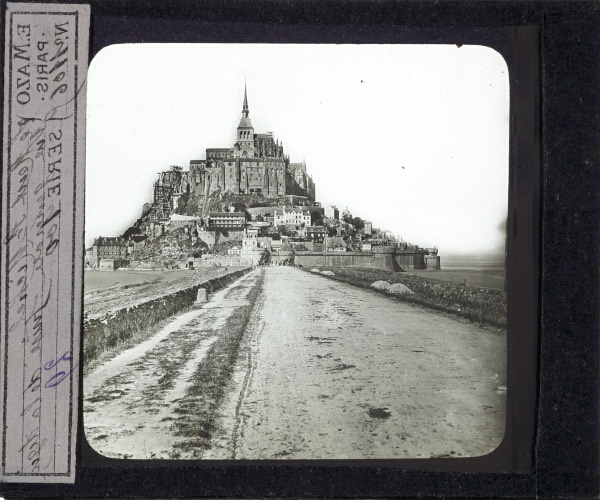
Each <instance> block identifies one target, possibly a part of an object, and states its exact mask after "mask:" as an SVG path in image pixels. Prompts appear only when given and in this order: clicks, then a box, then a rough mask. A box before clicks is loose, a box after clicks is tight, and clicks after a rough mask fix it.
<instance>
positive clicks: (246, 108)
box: [242, 81, 248, 118]
mask: <svg viewBox="0 0 600 500" xmlns="http://www.w3.org/2000/svg"><path fill="white" fill-rule="evenodd" d="M242 113H243V114H244V118H248V93H247V92H246V82H245V81H244V109H242Z"/></svg>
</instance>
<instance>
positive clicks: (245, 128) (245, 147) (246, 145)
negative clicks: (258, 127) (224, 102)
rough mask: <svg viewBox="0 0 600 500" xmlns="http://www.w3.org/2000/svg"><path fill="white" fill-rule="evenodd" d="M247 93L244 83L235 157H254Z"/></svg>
mask: <svg viewBox="0 0 600 500" xmlns="http://www.w3.org/2000/svg"><path fill="white" fill-rule="evenodd" d="M248 115H249V111H248V93H247V91H246V83H244V106H243V108H242V119H241V120H240V124H239V125H238V128H237V142H236V143H235V146H234V154H235V156H237V157H242V158H246V157H248V158H252V157H254V127H253V126H252V122H251V121H250V118H249V116H248Z"/></svg>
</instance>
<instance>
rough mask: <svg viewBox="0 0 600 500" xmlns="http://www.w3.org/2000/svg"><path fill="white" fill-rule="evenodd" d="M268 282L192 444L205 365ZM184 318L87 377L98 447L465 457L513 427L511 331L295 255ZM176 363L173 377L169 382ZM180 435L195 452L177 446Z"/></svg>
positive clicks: (111, 451)
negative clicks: (193, 409) (192, 418)
mask: <svg viewBox="0 0 600 500" xmlns="http://www.w3.org/2000/svg"><path fill="white" fill-rule="evenodd" d="M261 273H264V280H263V281H262V285H261V280H260V279H259V278H260V275H261ZM257 291H260V293H258V296H257V298H256V300H254V307H253V309H252V310H251V317H250V322H249V324H248V326H247V328H246V331H245V334H244V337H243V339H242V344H241V346H240V351H239V355H238V357H237V362H236V363H235V367H234V371H233V376H232V378H231V380H230V382H229V384H228V385H227V386H226V388H225V393H224V397H223V398H222V400H221V401H220V405H219V406H218V409H217V410H216V414H215V415H214V416H213V417H212V419H211V429H210V439H209V442H208V445H207V446H203V447H202V448H198V449H193V447H192V446H191V445H190V444H189V443H188V445H187V446H183V447H182V446H181V445H182V442H183V441H185V439H186V438H183V437H176V436H175V435H174V427H173V425H172V421H173V420H174V419H175V418H176V415H177V412H178V408H181V407H182V406H185V404H186V401H188V402H189V400H190V398H191V397H192V396H191V392H190V390H189V386H190V385H193V383H194V373H195V371H194V370H195V368H194V367H195V366H196V365H197V364H198V363H199V362H200V361H201V360H202V357H203V356H204V355H205V354H206V352H208V351H207V349H208V347H209V345H210V343H211V342H215V340H214V338H215V337H218V336H219V325H222V324H223V323H224V322H225V321H226V319H227V317H228V316H230V315H231V314H233V313H234V312H235V311H236V310H237V308H239V307H242V305H243V304H244V303H245V301H246V302H247V299H246V297H247V296H248V295H249V294H250V293H254V294H255V293H256V292H257ZM174 321H175V322H177V323H176V324H173V325H172V326H171V327H167V328H171V331H170V332H165V331H163V332H157V334H156V336H154V337H152V338H151V339H150V340H148V341H147V342H146V343H145V344H147V345H145V346H144V347H143V348H142V347H140V346H138V347H137V348H134V349H132V350H131V351H126V352H124V353H123V354H122V355H121V357H117V358H114V360H113V361H111V363H112V364H109V365H104V366H102V367H100V368H99V369H97V370H95V371H94V372H92V373H91V374H90V375H89V376H88V377H87V378H86V379H85V381H84V392H85V396H84V397H85V411H86V413H85V414H84V425H85V429H86V436H87V437H88V440H89V441H90V443H91V444H92V446H93V447H94V448H95V449H96V450H98V451H99V452H101V453H104V454H107V455H110V456H123V455H124V454H128V455H129V456H130V457H132V458H150V457H159V456H160V457H165V458H166V457H174V458H179V457H180V458H192V457H202V458H205V459H208V458H215V459H232V458H235V459H286V458H297V459H329V458H338V459H339V458H407V457H431V456H457V457H458V456H477V455H482V454H486V453H488V452H490V451H491V450H493V449H494V448H495V447H496V446H497V445H498V444H499V443H500V441H501V439H502V436H503V433H504V421H505V406H506V392H505V386H506V379H505V376H506V336H505V334H504V332H502V331H501V330H496V329H493V328H482V327H478V326H476V325H474V324H472V323H469V322H467V321H461V320H457V319H455V318H451V317H448V316H445V315H443V314H438V313H435V312H431V311H430V310H427V309H423V308H420V307H417V306H411V305H407V304H403V303H400V302H397V301H395V300H392V299H390V298H388V297H385V296H382V295H379V294H377V293H374V292H371V291H369V290H364V289H360V288H356V287H352V286H349V285H345V284H343V283H339V282H335V281H332V280H328V279H326V278H323V277H321V276H317V275H313V274H310V273H307V272H304V271H301V270H299V269H296V268H289V267H273V268H266V269H264V270H257V271H253V272H252V273H250V274H248V275H246V276H245V277H244V278H242V280H240V281H239V282H238V283H236V284H234V285H231V286H230V287H228V288H226V289H224V290H221V291H220V292H217V293H216V294H214V296H213V297H211V302H210V304H209V307H207V308H206V309H201V310H199V311H194V312H189V313H184V314H183V315H178V317H177V318H174ZM136 350H137V351H136ZM173 360H174V362H172V361H173ZM165 367H166V368H165ZM165 370H168V371H169V373H171V375H170V377H171V378H170V379H169V381H170V382H169V384H167V388H166V390H164V391H163V390H162V389H161V385H160V384H161V382H160V379H161V378H162V377H164V371H165ZM188 406H189V405H188ZM188 441H189V442H193V439H191V438H189V439H188ZM183 444H185V443H183ZM174 446H179V448H178V449H179V450H184V451H185V454H183V455H180V454H179V452H177V453H176V454H174V453H173V449H174Z"/></svg>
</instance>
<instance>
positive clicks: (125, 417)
mask: <svg viewBox="0 0 600 500" xmlns="http://www.w3.org/2000/svg"><path fill="white" fill-rule="evenodd" d="M258 282H259V276H258V273H256V272H251V273H249V274H247V275H245V276H244V277H243V278H241V279H240V280H238V281H236V282H234V283H232V284H231V285H229V286H228V287H226V288H224V289H222V290H219V291H218V292H216V293H214V294H213V295H211V297H210V300H209V302H208V303H207V304H204V305H203V306H202V308H201V309H197V310H192V311H189V312H186V313H183V314H180V315H177V316H175V317H174V318H173V320H172V321H171V323H169V324H168V325H167V326H166V327H165V328H164V329H163V330H161V331H159V332H157V333H156V334H155V335H154V336H153V337H151V338H150V339H149V340H148V341H146V342H144V343H142V344H140V345H138V346H135V347H133V348H131V349H129V350H127V351H125V352H123V353H122V354H121V355H119V356H117V357H116V358H113V359H112V360H110V361H108V362H107V363H106V364H105V365H103V366H100V367H99V368H98V369H96V370H94V371H93V372H92V373H90V374H89V375H88V376H87V377H86V379H85V380H84V428H85V433H86V437H87V439H88V441H89V443H90V445H92V446H93V447H94V449H95V450H96V451H98V452H99V453H101V454H104V455H106V456H111V457H116V458H119V457H120V458H123V457H124V458H142V459H143V458H176V456H175V455H176V454H177V453H179V454H181V451H180V450H176V448H177V445H178V443H181V442H187V441H188V440H187V439H186V438H185V437H181V436H178V435H177V434H176V433H175V429H174V425H173V424H174V422H175V421H176V420H177V419H178V418H179V413H178V410H179V409H180V408H181V405H182V404H183V403H185V401H186V400H187V399H189V389H190V387H192V386H193V385H194V384H195V380H194V377H195V375H196V371H197V368H198V366H200V365H201V364H202V363H204V362H205V359H206V357H207V355H208V354H209V353H210V352H211V348H212V347H213V346H214V345H215V343H216V342H219V341H220V340H222V334H223V331H224V329H225V328H224V327H225V325H226V323H227V321H228V319H229V318H230V317H231V316H232V315H233V314H237V311H240V310H241V309H243V308H248V307H250V304H251V300H249V295H250V293H251V292H252V290H253V288H254V287H255V286H256V285H257V283H258ZM189 448H190V449H189V450H188V449H186V450H185V458H195V457H197V456H198V453H199V451H200V450H198V449H192V448H193V447H189ZM175 450H176V451H175ZM188 455H189V456H188Z"/></svg>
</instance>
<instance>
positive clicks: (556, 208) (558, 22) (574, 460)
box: [0, 0, 600, 498]
mask: <svg viewBox="0 0 600 500" xmlns="http://www.w3.org/2000/svg"><path fill="white" fill-rule="evenodd" d="M1 1H2V3H1V5H2V14H3V13H4V11H5V0H1ZM61 3H63V2H61ZM65 3H66V2H65ZM70 3H79V2H70ZM81 3H82V2H81ZM91 8H92V28H91V31H92V34H91V40H90V47H91V49H90V52H91V55H93V54H94V53H95V52H97V50H96V48H97V47H99V46H100V45H101V41H100V40H101V37H103V36H105V35H103V33H106V31H103V28H102V22H103V21H111V22H112V26H113V27H112V28H111V37H112V38H111V39H112V40H113V42H112V43H123V42H125V41H133V38H134V37H136V36H138V37H139V35H140V33H142V34H144V33H146V34H147V33H148V30H149V28H153V31H152V33H154V35H153V36H154V39H153V40H151V39H148V38H146V39H144V38H139V40H144V41H158V40H165V39H170V40H171V41H182V42H187V41H213V42H217V41H218V42H233V41H236V42H237V41H240V42H241V41H257V42H263V43H264V42H268V41H284V39H285V40H286V41H288V42H293V43H299V42H302V41H303V36H305V35H303V33H306V32H310V33H311V35H310V36H311V37H312V38H313V40H315V41H316V40H318V41H319V42H320V43H331V42H336V41H337V42H338V43H339V42H340V40H341V41H342V42H344V43H358V42H361V43H381V39H382V37H388V40H389V42H393V43H398V42H399V41H400V40H399V38H404V36H407V34H408V33H410V36H412V37H413V39H414V38H418V37H419V36H421V37H423V38H422V39H423V41H426V42H427V43H442V40H444V37H443V36H442V35H440V34H443V33H444V32H446V36H447V34H448V32H451V31H454V32H455V33H456V30H463V32H464V33H471V35H469V36H465V38H464V41H462V43H479V44H485V45H488V44H487V43H482V39H485V38H486V37H488V38H489V36H490V35H489V33H490V32H491V31H494V29H496V28H502V29H503V30H504V32H505V33H507V32H510V31H511V30H512V31H513V37H512V39H513V40H515V39H518V38H519V37H522V35H523V32H522V30H519V29H517V27H528V28H529V29H533V30H535V31H536V32H537V33H538V34H539V38H537V40H536V41H534V42H532V41H531V40H530V41H528V42H526V43H524V44H523V45H520V47H522V49H521V50H522V51H521V52H520V53H519V51H518V50H516V51H514V52H513V54H512V56H513V57H515V59H516V60H517V61H521V62H522V63H524V66H523V67H524V68H526V67H527V65H531V64H535V65H536V66H538V68H539V69H540V74H539V77H540V79H539V80H538V81H537V82H536V81H535V79H534V81H529V82H527V80H525V84H526V85H527V84H529V85H533V87H534V89H537V91H538V92H537V96H538V99H539V102H537V103H536V102H533V103H532V102H531V100H530V99H529V101H528V100H527V99H522V100H519V99H516V100H511V162H512V165H511V187H510V188H509V189H510V190H511V197H512V195H513V191H512V190H513V189H516V188H519V187H521V186H525V184H526V183H527V182H529V188H525V187H524V189H526V190H527V189H528V190H529V191H528V193H529V196H530V198H531V199H530V201H529V202H530V203H531V205H529V206H527V200H526V199H523V200H522V201H521V202H520V203H521V204H520V203H519V202H517V204H516V206H513V208H514V209H515V210H514V211H513V212H511V214H512V217H509V238H510V235H511V234H513V233H515V234H516V233H518V234H519V235H523V234H524V233H525V234H527V235H528V237H529V238H530V239H531V241H530V243H529V245H528V248H530V249H531V251H532V252H533V254H531V255H530V254H528V255H520V254H519V255H517V254H516V253H515V252H514V251H513V252H510V249H511V247H510V243H509V252H510V253H509V255H510V259H514V260H513V261H512V262H511V261H510V260H509V261H508V262H507V275H508V274H509V273H511V272H517V273H520V274H522V273H524V274H525V275H527V276H528V277H530V278H531V279H535V275H536V273H537V272H539V273H540V274H539V276H541V280H540V282H539V288H538V283H537V282H535V283H533V284H531V283H530V284H529V285H530V286H529V288H528V290H529V291H531V290H535V291H538V290H539V291H540V293H541V296H540V308H539V313H538V312H537V308H535V309H536V311H535V314H534V315H533V316H532V315H531V312H530V313H529V315H526V316H524V317H523V319H525V320H526V321H528V322H531V321H533V323H535V325H536V326H537V325H539V326H540V332H541V334H540V337H539V339H538V338H528V339H526V342H525V343H526V344H532V343H533V350H534V351H535V352H536V353H537V354H538V355H539V358H538V361H539V364H538V368H539V371H538V372H537V373H536V372H535V369H534V368H532V365H531V364H525V365H524V372H523V373H526V374H528V375H527V376H531V375H533V378H534V384H535V381H536V379H538V378H539V385H538V390H537V401H535V391H534V400H533V401H532V400H531V392H527V393H526V394H524V398H523V399H522V400H521V402H525V404H526V405H527V404H529V405H530V406H531V407H532V408H533V406H534V404H535V403H536V402H537V410H534V411H536V413H535V415H534V416H535V423H536V427H535V431H536V434H535V436H536V437H535V439H536V441H535V448H534V452H535V457H534V461H533V467H532V469H531V471H529V472H521V473H498V472H480V473H466V472H447V471H441V470H435V471H425V470H414V469H413V470H402V469H397V468H388V467H348V466H342V467H322V466H321V467H319V466H303V467H299V466H277V467H274V466H270V465H261V466H247V467H246V466H232V467H222V466H221V467H219V466H218V467H206V466H205V467H188V466H183V465H182V466H179V465H178V466H172V467H164V466H152V467H147V466H146V467H133V466H127V467H122V466H121V467H106V466H100V465H91V464H87V463H86V462H82V461H81V460H78V465H77V478H76V483H75V485H25V484H3V485H2V486H0V491H1V492H2V494H3V495H5V496H9V497H10V496H13V497H16V496H19V497H22V496H24V497H29V498H31V497H67V496H68V497H87V498H92V497H174V496H178V497H185V496H193V497H213V498H214V497H283V496H294V497H306V498H312V497H326V498H335V497H337V498H339V497H345V498H365V497H371V498H374V497H411V496H426V497H439V496H446V497H447V496H453V497H465V496H468V497H521V498H525V497H527V498H529V497H567V496H569V497H581V498H590V497H595V496H597V495H598V493H599V486H598V485H599V470H598V465H599V450H600V446H599V433H598V422H599V419H598V417H599V412H598V410H599V384H598V382H599V380H598V378H599V377H598V374H599V365H598V353H599V347H600V346H599V342H598V341H599V335H598V333H599V330H600V314H599V310H600V307H599V306H600V300H599V299H600V294H599V292H598V269H599V262H598V229H599V223H598V222H599V221H598V201H599V200H598V193H597V191H598V187H599V186H598V180H599V179H598V177H599V176H598V166H599V160H600V154H599V151H598V144H599V141H598V139H599V138H600V123H599V122H598V121H599V117H600V103H599V100H598V89H599V88H600V87H599V85H600V78H599V77H600V59H599V58H598V56H597V54H598V50H597V48H598V42H599V41H600V37H599V35H600V15H599V7H598V6H597V5H596V4H594V3H592V2H544V3H542V2H474V1H473V2H441V3H432V2H413V1H407V2H392V1H388V0H385V1H374V0H366V1H355V2H352V1H331V2H323V3H320V2H316V1H315V0H307V1H299V0H292V1H289V2H283V1H277V0H269V1H256V0H255V1H253V2H246V1H243V0H235V1H230V2H226V1H224V0H222V1H213V0H211V1H206V0H204V1H201V2H195V3H192V2H191V1H189V2H188V1H183V0H180V1H175V2H170V3H169V4H165V3H164V2H160V1H158V0H145V1H135V2H134V1H129V2H128V1H121V2H117V1H101V0H95V1H92V2H91ZM2 17H4V16H2ZM153 19H159V20H161V22H160V26H158V27H157V25H156V24H154V23H153V22H152V20H153ZM191 19H193V20H194V21H190V20H191ZM3 22H4V19H3V20H2V23H3ZM198 22H200V23H201V24H200V28H201V29H202V33H203V36H205V35H206V34H207V33H210V34H211V35H210V37H211V38H209V39H204V40H198V35H197V32H194V31H193V30H190V26H191V24H190V23H193V24H196V23H198ZM175 26H177V27H178V29H175ZM196 26H197V25H196ZM3 28H4V26H2V37H3V36H4V29H3ZM431 28H435V29H431ZM157 37H160V38H157ZM446 40H447V38H446ZM389 42H388V43H389ZM413 43H414V42H413ZM517 46H519V45H518V44H517ZM514 47H515V46H514V45H513V48H514ZM503 55H504V56H505V58H506V57H507V56H506V53H503ZM2 58H3V55H2ZM90 60H91V58H90ZM507 62H508V61H507ZM509 67H510V64H509ZM513 78H514V75H512V74H511V92H512V90H513V85H514V84H516V85H517V86H519V87H521V86H522V85H523V84H524V81H523V80H519V79H518V78H517V80H516V81H515V82H513ZM511 97H512V96H511ZM513 104H514V105H516V107H515V108H513ZM515 113H516V114H517V115H518V118H517V119H516V120H514V121H513V117H514V116H515ZM531 127H533V129H534V130H535V129H536V127H539V132H540V135H538V141H539V139H541V140H542V142H541V143H539V142H537V143H536V141H535V137H534V138H533V143H532V142H531V138H527V137H528V134H527V133H525V135H523V130H524V128H531ZM513 133H514V134H515V135H514V141H513V137H512V134H513ZM534 136H535V134H534ZM527 151H529V152H530V153H529V156H528V154H527ZM522 152H525V154H524V155H523V154H522ZM513 153H517V158H513V156H512V155H513ZM540 153H541V159H542V163H543V165H542V173H541V175H538V176H537V178H536V166H535V164H534V163H535V156H536V155H537V156H538V157H540ZM532 162H533V163H532ZM515 165H517V166H518V168H517V170H515V168H514V167H515ZM514 172H518V173H519V175H516V176H514V175H513V174H514ZM528 172H529V174H528ZM524 182H525V184H523V183H524ZM536 190H537V191H538V192H539V200H538V201H536V200H535V196H536ZM511 199H512V198H511ZM539 203H541V205H539ZM509 210H510V208H509ZM526 211H527V212H529V213H530V214H531V215H532V216H533V217H530V218H528V219H526V220H525V222H528V223H529V224H530V226H529V227H527V225H526V226H523V224H521V222H523V221H522V219H521V218H520V217H522V215H523V213H524V212H526ZM536 211H537V214H536ZM511 221H512V222H511ZM515 222H516V224H515ZM511 224H512V225H511ZM528 230H530V231H531V232H528ZM536 230H537V231H538V232H539V236H541V239H538V238H537V236H536ZM537 245H539V249H540V253H539V259H538V258H537V256H536V255H534V254H535V249H536V247H537ZM513 248H514V247H513ZM532 257H535V258H534V260H533V262H532ZM511 269H512V271H511ZM509 280H510V278H509ZM509 287H510V281H509ZM509 291H510V288H509ZM516 292H517V293H522V295H519V301H520V302H521V304H514V305H513V302H514V300H513V299H512V298H510V299H509V308H513V309H514V308H515V307H516V308H519V307H522V305H523V304H527V303H528V302H530V301H531V300H532V298H533V299H534V298H535V297H532V296H531V295H530V294H529V295H528V294H526V293H523V290H520V289H519V290H516ZM523 301H524V302H523ZM526 307H527V306H526V305H525V308H526ZM513 309H510V311H512V310H513ZM511 314H512V312H509V322H510V321H512V320H511V319H510V318H511ZM509 328H510V323H509ZM531 347H532V346H531V345H529V349H530V348H531ZM538 349H539V350H538ZM509 351H511V352H512V351H514V348H513V346H511V345H509ZM528 352H529V353H531V350H529V351H528ZM522 354H523V353H522V352H517V353H516V354H515V356H516V358H513V359H516V360H517V366H518V364H519V363H521V362H523V361H525V362H527V361H530V358H528V357H527V356H526V355H525V357H521V355H522ZM509 370H510V361H509ZM532 370H533V374H532V373H531V371H532ZM513 373H514V372H513ZM510 376H511V372H510V371H509V377H510ZM520 382H521V381H520V380H515V381H513V382H512V384H515V385H516V386H518V385H519V384H520ZM511 387H513V386H511V382H510V381H509V391H510V390H511ZM528 397H529V403H527V401H526V399H527V398H528ZM519 409H523V407H522V406H519V405H515V406H514V407H512V408H511V407H510V406H509V412H510V413H511V414H512V412H513V411H515V412H519ZM525 413H527V412H525ZM534 416H531V415H525V416H524V418H526V419H527V418H533V417H534ZM79 432H80V434H79V435H80V436H81V423H80V430H79ZM515 444H516V445H517V446H527V447H529V446H530V444H525V445H524V444H523V443H522V442H517V443H515ZM83 446H85V445H83ZM82 451H85V450H82V445H81V441H80V447H79V449H78V458H81V452H82ZM132 465H133V464H132Z"/></svg>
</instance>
